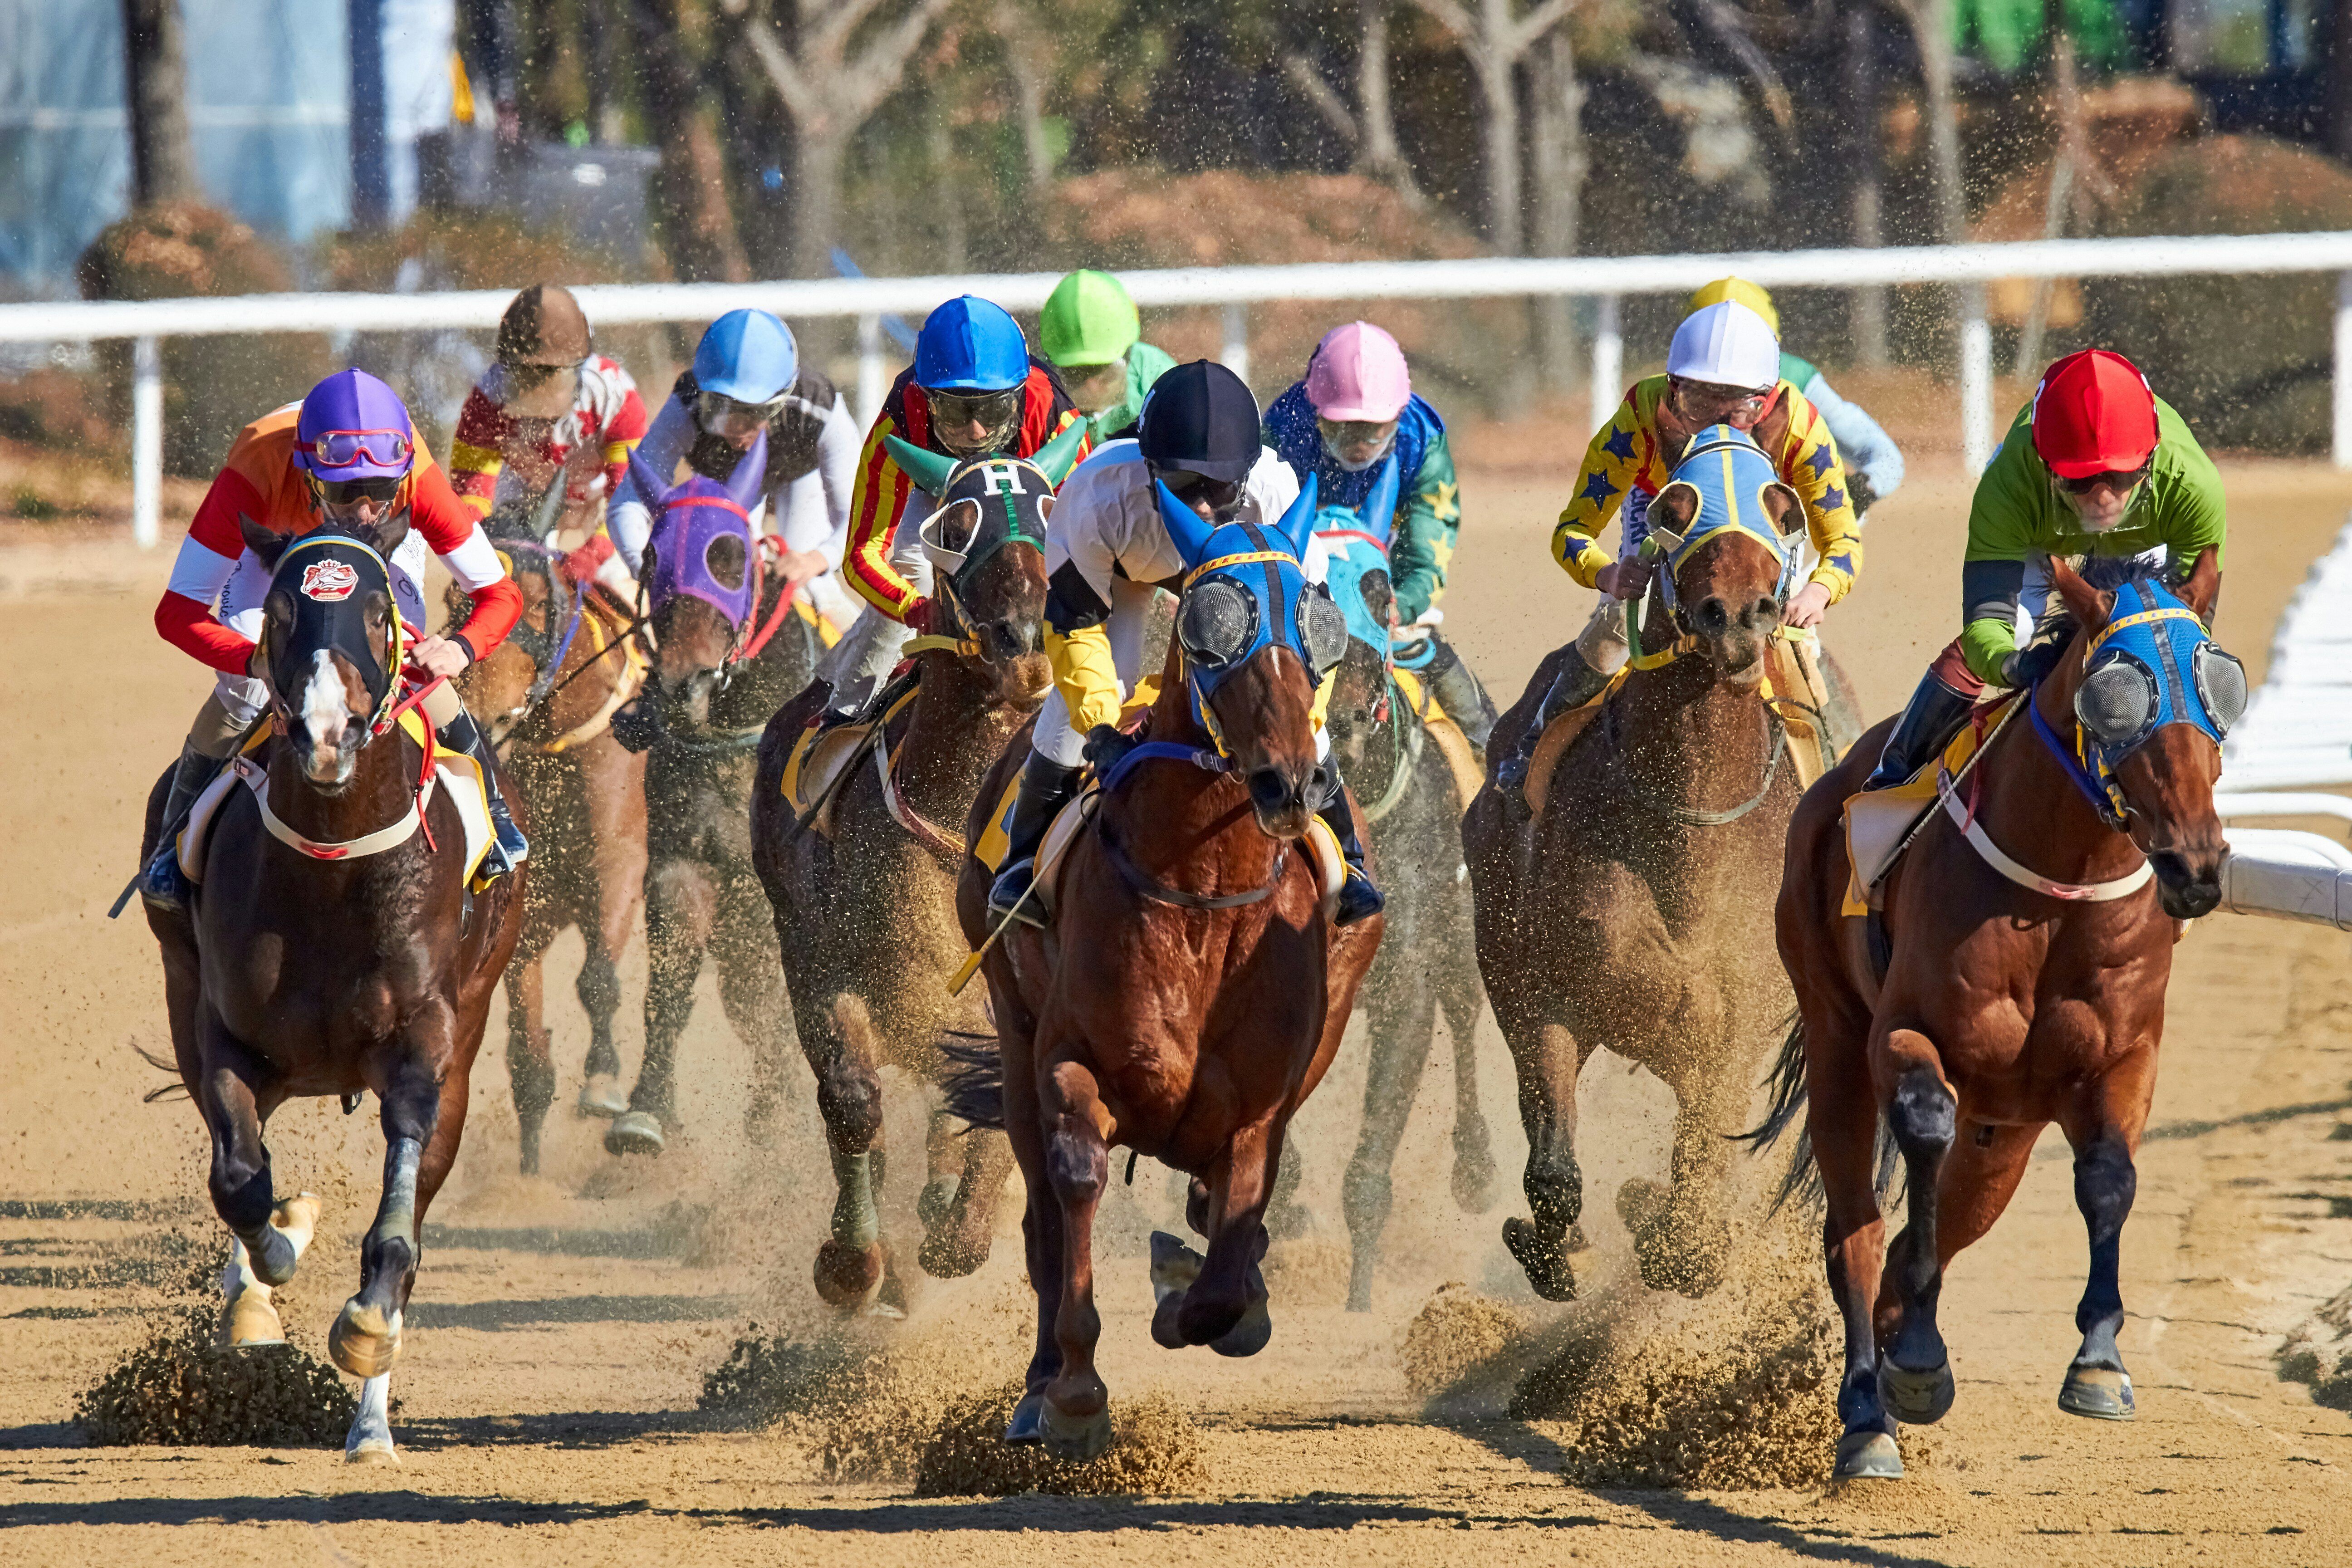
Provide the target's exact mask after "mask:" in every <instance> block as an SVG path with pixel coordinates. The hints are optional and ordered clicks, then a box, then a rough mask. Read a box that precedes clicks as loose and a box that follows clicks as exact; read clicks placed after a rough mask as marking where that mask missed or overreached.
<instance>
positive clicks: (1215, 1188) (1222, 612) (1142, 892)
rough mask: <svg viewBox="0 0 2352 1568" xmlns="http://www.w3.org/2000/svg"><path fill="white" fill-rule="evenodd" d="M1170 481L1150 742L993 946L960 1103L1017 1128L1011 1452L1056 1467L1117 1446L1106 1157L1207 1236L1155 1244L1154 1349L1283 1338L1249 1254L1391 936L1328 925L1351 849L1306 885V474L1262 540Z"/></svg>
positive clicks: (975, 896)
mask: <svg viewBox="0 0 2352 1568" xmlns="http://www.w3.org/2000/svg"><path fill="white" fill-rule="evenodd" d="M1159 489H1160V512H1161V514H1162V516H1163V518H1164V519H1165V521H1166V524H1167V527H1168V530H1169V533H1170V536H1171V540H1172V541H1173V542H1174V543H1175V544H1176V546H1177V549H1178V552H1179V553H1180V554H1181V557H1182V558H1183V559H1184V560H1185V561H1186V562H1187V563H1189V570H1188V572H1187V574H1186V578H1185V581H1184V584H1183V598H1182V600H1181V603H1180V604H1179V606H1178V609H1177V643H1178V645H1179V646H1178V647H1175V648H1172V649H1171V652H1170V655H1169V659H1168V664H1167V667H1166V668H1165V670H1164V671H1163V673H1162V676H1161V680H1160V693H1159V696H1158V699H1157V700H1156V701H1155V702H1154V703H1153V705H1152V707H1151V710H1150V718H1149V721H1148V729H1147V733H1148V735H1149V736H1150V740H1149V742H1147V743H1145V744H1143V745H1140V746H1139V747H1137V748H1136V749H1134V750H1132V751H1130V752H1128V753H1127V754H1126V755H1125V756H1124V757H1123V758H1122V759H1120V760H1118V762H1116V763H1110V765H1109V766H1108V773H1106V774H1105V776H1104V779H1103V784H1104V788H1103V790H1102V793H1101V794H1100V795H1099V796H1097V797H1095V798H1096V799H1097V803H1098V804H1097V808H1094V816H1093V820H1092V824H1091V826H1090V828H1089V829H1088V830H1087V831H1085V832H1083V833H1081V834H1079V836H1078V837H1077V838H1076V842H1075V843H1074V844H1072V846H1071V847H1070V848H1069V850H1068V853H1067V855H1066V858H1064V860H1063V861H1062V864H1061V865H1060V867H1059V868H1058V875H1057V876H1056V875H1055V873H1054V872H1053V871H1051V870H1049V869H1046V868H1041V870H1040V872H1039V881H1040V883H1041V884H1045V883H1048V882H1049V881H1050V882H1051V884H1052V890H1053V899H1054V902H1053V919H1052V921H1050V922H1049V923H1048V924H1047V925H1046V926H1045V928H1044V929H1043V930H1039V929H1036V928H1033V927H1030V926H1027V925H1024V924H1022V923H1020V922H1018V921H1009V922H1007V926H1006V928H1004V934H1003V936H1002V938H1001V939H1000V940H998V941H996V942H994V943H993V944H992V945H989V946H987V947H986V948H985V949H984V973H986V974H987V976H988V989H989V997H990V1001H991V1004H992V1011H993V1015H994V1017H995V1021H996V1031H997V1038H998V1041H999V1048H998V1051H997V1052H996V1053H995V1054H993V1055H992V1056H990V1057H988V1058H985V1059H984V1060H983V1061H982V1062H980V1063H978V1064H976V1065H975V1067H974V1068H973V1071H972V1073H971V1077H970V1078H969V1079H966V1080H964V1081H963V1082H961V1083H960V1084H959V1085H958V1086H957V1092H956V1093H955V1095H954V1096H953V1097H951V1098H952V1103H954V1104H955V1105H956V1106H957V1107H958V1109H960V1110H963V1111H964V1112H965V1113H966V1119H967V1120H969V1121H974V1122H976V1123H977V1122H982V1121H991V1120H994V1119H997V1118H1001V1124H1002V1125H1003V1127H1004V1128H1005V1129H1006V1131H1008V1132H1010V1134H1011V1135H1012V1139H1013V1154H1014V1156H1015V1158H1016V1159H1017V1160H1018V1161H1019V1162H1020V1165H1021V1174H1022V1177H1023V1181H1024V1185H1025V1187H1026V1189H1027V1194H1028V1205H1027V1212H1026V1215H1025V1216H1024V1221H1023V1229H1024V1234H1025V1236H1026V1237H1027V1241H1028V1262H1029V1281H1030V1284H1031V1286H1032V1287H1033V1288H1034V1289H1035V1291H1036V1295H1037V1344H1036V1351H1035V1353H1034V1356H1033V1357H1032V1358H1031V1361H1030V1363H1029V1371H1028V1376H1027V1389H1026V1392H1025V1393H1024V1395H1023V1397H1022V1399H1021V1401H1020V1403H1019V1405H1017V1406H1016V1407H1015V1409H1014V1412H1013V1419H1012V1422H1011V1424H1010V1425H1009V1426H1007V1427H1006V1429H1005V1440H1006V1441H1007V1442H1013V1443H1034V1442H1042V1443H1043V1444H1044V1445H1045V1448H1046V1451H1047V1452H1048V1453H1050V1454H1052V1455H1054V1456H1055V1458H1063V1459H1086V1458H1093V1457H1094V1456H1096V1455H1097V1454H1099V1453H1101V1452H1102V1450H1103V1448H1104V1447H1106V1446H1107V1445H1108V1443H1109V1441H1110V1436H1111V1422H1110V1410H1109V1394H1108V1390H1107V1389H1106V1388H1105V1386H1104V1384H1103V1382H1102V1379H1101V1378H1100V1377H1099V1376H1098V1375H1097V1373H1096V1371H1095V1366H1094V1351H1095V1342H1096V1341H1097V1339H1098V1338H1099V1337H1100V1334H1101V1328H1102V1321H1101V1319H1100V1317H1099V1316H1098V1315H1097V1312H1096V1310H1095V1306H1094V1247H1093V1230H1094V1217H1095V1210H1096V1207H1097V1205H1098V1204H1099V1203H1100V1201H1101V1198H1102V1194H1103V1189H1104V1187H1105V1185H1106V1184H1107V1183H1108V1179H1109V1173H1110V1151H1111V1150H1112V1149H1113V1148H1116V1147H1118V1146H1119V1145H1121V1144H1124V1145H1125V1146H1127V1147H1128V1148H1129V1149H1130V1150H1132V1151H1134V1152H1135V1153H1136V1154H1150V1155H1151V1156H1152V1157H1153V1158H1155V1159H1157V1160H1160V1161H1161V1162H1163V1163H1166V1164H1168V1165H1171V1166H1172V1167H1174V1168H1175V1169H1177V1170H1180V1171H1183V1172H1186V1173H1189V1174H1190V1175H1191V1176H1192V1187H1191V1196H1190V1201H1189V1203H1188V1204H1187V1205H1186V1206H1187V1217H1188V1219H1189V1220H1190V1222H1191V1224H1192V1226H1193V1228H1194V1229H1195V1230H1197V1231H1199V1232H1200V1233H1201V1234H1202V1235H1204V1236H1206V1237H1208V1238H1209V1244H1208V1254H1207V1257H1206V1258H1205V1259H1203V1258H1201V1257H1199V1256H1198V1255H1196V1254H1193V1253H1192V1250H1191V1249H1190V1248H1189V1247H1185V1246H1184V1245H1183V1244H1182V1243H1181V1242H1179V1241H1178V1240H1177V1239H1176V1238H1175V1237H1170V1236H1164V1235H1162V1236H1155V1237H1153V1239H1152V1282H1153V1286H1154V1289H1155V1290H1156V1291H1157V1293H1158V1295H1159V1306H1158V1310H1156V1312H1155V1313H1154V1315H1153V1318H1152V1323H1151V1336H1152V1338H1153V1339H1154V1340H1155V1341H1157V1342H1159V1343H1160V1344H1161V1345H1163V1346H1165V1347H1167V1348H1169V1349H1171V1350H1174V1349H1180V1348H1181V1347H1183V1346H1185V1345H1198V1344H1206V1345H1210V1346H1213V1348H1214V1349H1216V1350H1217V1351H1218V1352H1220V1353H1222V1354H1225V1355H1253V1354H1255V1353H1256V1352H1258V1351H1259V1350H1260V1349H1262V1348H1264V1346H1265V1342H1266V1341H1267V1339H1268V1338H1269V1337H1270V1336H1271V1335H1272V1333H1273V1319H1272V1317H1271V1315H1270V1313H1269V1311H1268V1310H1267V1304H1266V1290H1265V1279H1264V1278H1263V1277H1262V1275H1261V1274H1260V1272H1259V1268H1258V1260H1259V1258H1262V1257H1263V1256H1264V1255H1265V1245H1266V1234H1265V1223H1264V1216H1265V1205H1266V1202H1267V1200H1268V1199H1269V1197H1271V1195H1272V1193H1273V1186H1274V1177H1275V1173H1276V1169H1277V1168H1278V1166H1279V1165H1280V1163H1281V1159H1282V1144H1283V1135H1284V1131H1285V1130H1286V1128H1287V1126H1288V1125H1289V1122H1290V1119H1291V1117H1292V1116H1293V1115H1294V1114H1296V1113H1297V1110H1298V1108H1299V1106H1300V1105H1301V1104H1302V1103H1304V1102H1305V1100H1306V1099H1307V1096H1308V1095H1309V1094H1311V1093H1312V1092H1314V1089H1315V1086H1316V1085H1317V1084H1318V1082H1320V1081H1321V1080H1322V1078H1323V1074H1324V1072H1325V1071H1326V1069H1328V1068H1329V1067H1330V1065H1331V1058H1332V1057H1333V1055H1334V1054H1335V1053H1336V1052H1337V1051H1338V1049H1339V1037H1340V1036H1341V1034H1342V1033H1344V1032H1345V1030H1346V1028H1347V1024H1348V1015H1349V1011H1350V1010H1351V1008H1352V1007H1353V1005H1354V1002H1355V994H1356V988H1357V986H1358V985H1359V984H1360V983H1361V981H1362V979H1363V976H1364V971H1365V970H1366V968H1368V967H1369V966H1370V963H1371V960H1372V954H1373V952H1374V951H1375V950H1376V949H1377V947H1378V946H1379V943H1380V937H1381V921H1380V920H1379V919H1378V918H1373V919H1368V920H1364V921H1359V922H1357V923H1356V924H1355V925H1353V926H1350V927H1349V928H1348V929H1347V930H1345V931H1334V929H1333V928H1332V926H1331V924H1330V910H1331V907H1332V906H1331V901H1330V900H1331V898H1332V896H1333V895H1334V894H1336V892H1337V890H1338V888H1339V879H1338V877H1337V875H1335V874H1334V873H1333V872H1332V871H1331V869H1330V868H1331V867H1332V866H1334V865H1336V863H1337V852H1336V850H1333V851H1331V853H1330V856H1329V858H1328V859H1327V860H1326V864H1325V871H1324V874H1323V876H1322V877H1321V878H1320V879H1318V875H1317V871H1316V861H1317V860H1318V858H1323V857H1321V856H1318V855H1314V854H1310V853H1302V852H1301V850H1302V849H1303V848H1304V847H1303V846H1301V845H1300V844H1299V843H1298V841H1299V840H1300V839H1303V838H1305V837H1307V835H1308V833H1309V832H1310V830H1311V831H1314V832H1322V831H1324V829H1322V828H1320V827H1319V826H1312V825H1313V824H1314V816H1315V811H1316V808H1317V806H1318V805H1319V804H1320V803H1321V802H1322V800H1323V799H1324V797H1325V793H1326V790H1327V788H1328V784H1329V783H1330V775H1329V773H1328V770H1327V769H1326V768H1324V767H1323V766H1322V765H1321V764H1320V763H1318V761H1317V758H1316V747H1315V734H1314V721H1313V717H1312V708H1313V704H1314V700H1315V688H1316V679H1317V676H1318V673H1320V670H1321V669H1322V668H1328V666H1329V664H1331V663H1333V662H1336V661H1337V659H1338V658H1339V654H1340V652H1341V650H1342V649H1343V647H1344V646H1345V643H1346V640H1347V637H1346V629H1345V626H1344V625H1341V626H1337V627H1334V626H1331V625H1330V621H1331V620H1332V619H1335V618H1336V617H1337V616H1338V610H1337V607H1336V606H1335V605H1332V604H1331V602H1330V601H1329V600H1328V598H1323V597H1321V595H1320V591H1319V590H1310V589H1309V588H1308V587H1307V584H1306V580H1305V575H1304V574H1303V572H1302V571H1301V569H1300V566H1299V564H1298V563H1299V560H1300V558H1301V557H1302V556H1303V555H1304V553H1305V552H1306V551H1307V543H1308V539H1309V537H1310V534H1311V532H1312V529H1313V524H1314V516H1315V500H1314V481H1313V479H1309V480H1308V481H1307V489H1306V491H1305V493H1304V494H1302V496H1301V497H1300V499H1299V502H1298V504H1297V506H1294V507H1293V508H1292V509H1291V510H1290V511H1289V512H1288V513H1286V515H1285V516H1284V517H1283V519H1282V520H1281V521H1280V522H1279V523H1278V524H1276V526H1274V527H1271V528H1265V527H1260V526H1258V525H1257V524H1255V523H1246V522H1240V523H1227V524H1224V525H1223V526H1214V525H1212V524H1210V523H1207V522H1204V521H1201V519H1200V518H1199V517H1198V516H1197V515H1196V514H1195V513H1194V512H1192V510H1190V509H1189V508H1187V507H1185V506H1184V505H1183V504H1182V503H1181V502H1179V501H1178V500H1176V498H1175V497H1174V496H1173V495H1171V494H1170V493H1169V492H1168V489H1167V487H1165V486H1164V485H1163V486H1160V487H1159ZM1310 650H1313V651H1310ZM1318 653H1319V654H1320V655H1321V658H1319V659H1318V657H1317V655H1318ZM1028 749H1029V748H1028V744H1027V741H1026V738H1025V736H1024V737H1017V738H1016V739H1015V740H1014V741H1013V744H1012V745H1010V746H1009V747H1008V748H1007V749H1006V751H1005V753H1004V755H1003V757H1002V758H1000V759H999V760H998V763H997V764H996V767H995V769H994V770H993V771H992V773H991V774H990V779H989V783H988V784H987V785H986V786H984V787H983V788H982V791H981V796H980V801H979V803H976V804H975V805H974V807H973V812H972V816H971V821H970V822H969V823H968V824H967V826H966V839H967V842H977V839H978V837H979V835H980V834H981V832H982V828H983V827H984V826H985V824H986V818H987V817H988V816H989V815H990V810H991V803H993V802H995V801H997V800H998V799H1000V798H1001V796H1002V795H1003V791H1004V789H1005V788H1006V786H1007V785H1008V784H1011V782H1012V781H1013V778H1014V777H1015V776H1016V774H1017V773H1018V772H1019V770H1020V768H1021V765H1022V763H1023V762H1024V759H1025V758H1026V756H1027V754H1028ZM1107 760H1108V759H1104V758H1101V757H1097V762H1098V763H1102V762H1105V761H1107ZM990 880H991V873H990V871H989V870H988V868H986V867H985V866H984V865H983V864H982V861H981V860H979V859H978V858H968V859H967V860H966V861H965V864H964V867H963V871H962V874H961V878H960V879H959V880H958V883H957V888H956V910H957V913H958V915H959V917H960V918H961V921H962V922H963V931H964V934H965V936H966V937H967V938H968V939H969V940H970V941H971V943H972V944H973V945H974V946H975V947H976V948H978V947H981V946H982V943H983V942H987V940H988V938H989V935H990V922H989V917H988V889H989V883H990ZM1066 939H1067V940H1066Z"/></svg>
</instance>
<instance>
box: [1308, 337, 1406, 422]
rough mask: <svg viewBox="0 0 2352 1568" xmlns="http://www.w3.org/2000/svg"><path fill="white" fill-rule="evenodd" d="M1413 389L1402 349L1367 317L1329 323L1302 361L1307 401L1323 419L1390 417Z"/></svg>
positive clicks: (1382, 418) (1398, 410)
mask: <svg viewBox="0 0 2352 1568" xmlns="http://www.w3.org/2000/svg"><path fill="white" fill-rule="evenodd" d="M1411 396H1412V372H1411V371H1409V370H1407V369H1406V368H1405V363H1404V351H1403V350H1402V349H1401V348H1399V347H1397V341H1396V340H1395V339H1394V338H1392V337H1391V336H1389V335H1388V333H1386V332H1384V331H1381V329H1380V328H1378V327H1376V326H1374V325H1372V324H1371V323H1370V321H1349V323H1348V324H1347V325H1346V326H1344V327H1334V328H1332V329H1331V330H1330V331H1328V332H1326V333H1324V334H1323V341H1322V342H1319V343H1318V344H1316V345H1315V357H1314V358H1313V359H1311V360H1309V361H1307V402H1309V403H1311V404H1313V405H1315V412H1316V414H1317V415H1318V416H1321V417H1322V418H1325V419H1370V420H1389V419H1394V418H1395V417H1397V416H1399V415H1400V414H1402V413H1403V412H1404V405H1405V400H1406V399H1407V398H1409V397H1411Z"/></svg>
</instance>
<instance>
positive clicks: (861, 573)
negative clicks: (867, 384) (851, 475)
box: [842, 410, 922, 621]
mask: <svg viewBox="0 0 2352 1568" xmlns="http://www.w3.org/2000/svg"><path fill="white" fill-rule="evenodd" d="M895 435H898V420H897V419H896V418H895V417H894V416H892V415H891V414H890V413H889V412H888V411H887V410H885V411H884V413H883V415H882V416H881V417H880V418H878V419H877V420H875V421H874V428H873V429H872V430H870V431H868V432H867V433H866V446H865V449H864V450H863V451H861V452H860V453H859V454H858V457H857V480H856V485H855V486H853V487H852V489H851V490H850V493H849V548H848V550H847V551H846V552H845V554H844V556H843V560H842V566H843V574H844V575H845V576H846V577H848V579H849V585H850V586H851V587H852V588H855V589H856V591H857V594H858V596H859V597H860V598H862V599H864V600H866V603H868V604H870V605H873V606H874V607H875V608H876V609H877V610H880V611H881V612H882V613H883V614H884V615H886V616H889V617H890V618H891V619H892V620H894V621H902V620H904V619H906V616H907V609H908V605H912V604H913V603H914V602H915V601H916V600H917V599H919V598H920V597H922V595H919V594H918V593H917V592H916V591H915V585H914V584H912V583H909V582H908V581H907V579H906V578H904V577H902V576H900V575H899V574H898V569H897V568H896V567H894V566H892V565H891V564H890V544H891V542H892V540H893V539H894V538H895V537H896V536H897V534H898V518H899V515H900V514H901V513H902V512H904V511H905V510H907V497H908V494H909V493H910V492H911V491H912V490H913V489H914V481H913V480H912V479H908V477H907V475H906V473H905V471H904V470H902V469H901V468H899V467H898V464H897V463H895V462H893V461H891V459H890V453H889V449H888V448H887V447H884V446H883V444H882V438H883V437H886V436H895Z"/></svg>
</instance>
